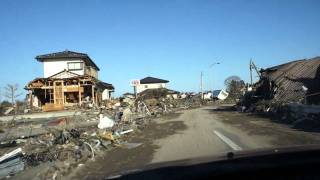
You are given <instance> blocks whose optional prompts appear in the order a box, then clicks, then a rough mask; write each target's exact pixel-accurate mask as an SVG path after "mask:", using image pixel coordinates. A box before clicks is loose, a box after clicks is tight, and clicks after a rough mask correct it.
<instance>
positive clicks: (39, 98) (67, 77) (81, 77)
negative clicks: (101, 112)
mask: <svg viewBox="0 0 320 180" xmlns="http://www.w3.org/2000/svg"><path fill="white" fill-rule="evenodd" d="M35 59H36V60H37V61H39V62H42V63H43V72H44V77H41V78H35V79H34V80H32V81H31V82H29V83H28V84H27V85H26V87H25V89H26V90H28V91H29V93H28V102H29V104H30V107H31V108H32V107H38V108H41V109H42V110H43V111H50V110H62V109H64V107H68V106H75V105H79V106H81V105H82V104H83V103H84V102H90V103H91V104H93V105H100V104H101V103H102V101H104V100H109V99H110V98H111V96H112V93H113V92H114V87H113V85H112V84H109V83H105V82H103V81H100V80H99V79H98V71H99V70H100V69H99V67H98V66H97V65H96V64H95V63H94V62H93V61H92V59H91V58H90V57H89V56H88V55H87V54H84V53H78V52H73V51H67V50H66V51H63V52H56V53H50V54H44V55H39V56H36V58H35Z"/></svg>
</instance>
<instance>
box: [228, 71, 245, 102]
mask: <svg viewBox="0 0 320 180" xmlns="http://www.w3.org/2000/svg"><path fill="white" fill-rule="evenodd" d="M224 84H225V85H226V90H227V91H228V92H229V96H228V98H229V99H233V100H235V99H239V98H240V97H241V96H242V92H241V90H242V89H243V88H244V87H245V83H244V81H243V80H241V78H240V77H239V76H230V77H228V78H227V79H226V80H225V81H224Z"/></svg>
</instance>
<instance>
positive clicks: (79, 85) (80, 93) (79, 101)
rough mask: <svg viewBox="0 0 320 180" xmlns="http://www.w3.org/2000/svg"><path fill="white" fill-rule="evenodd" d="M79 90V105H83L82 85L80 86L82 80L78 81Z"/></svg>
mask: <svg viewBox="0 0 320 180" xmlns="http://www.w3.org/2000/svg"><path fill="white" fill-rule="evenodd" d="M78 91H79V106H81V87H80V80H79V81H78Z"/></svg>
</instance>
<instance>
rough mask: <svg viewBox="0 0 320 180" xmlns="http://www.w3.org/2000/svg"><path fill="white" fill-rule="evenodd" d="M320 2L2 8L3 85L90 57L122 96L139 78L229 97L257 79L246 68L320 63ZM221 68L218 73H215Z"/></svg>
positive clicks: (169, 1)
mask: <svg viewBox="0 0 320 180" xmlns="http://www.w3.org/2000/svg"><path fill="white" fill-rule="evenodd" d="M319 9H320V1H319V0H313V1H311V0H299V1H294V0H260V1H254V0H247V1H241V0H234V1H224V0H221V1H214V0H207V1H204V0H194V1H189V0H180V1H174V0H154V1H150V0H145V1H139V0H135V1H132V0H128V1H122V0H114V1H107V0H105V1H102V0H101V1H94V0H87V1H80V0H79V1H70V0H68V1H57V0H55V1H46V0H38V1H30V0H28V1H24V0H21V1H15V0H2V1H0V54H1V56H0V59H1V65H2V68H1V76H0V82H1V83H0V86H1V87H3V86H5V84H7V83H19V84H20V87H21V91H24V90H22V87H23V86H25V85H26V83H27V82H28V81H30V80H32V79H34V78H36V77H41V76H42V75H43V72H42V69H43V67H42V64H41V63H39V62H37V61H36V60H35V59H34V57H35V56H36V55H39V54H45V53H50V52H56V51H63V50H65V49H68V50H72V51H78V52H84V53H88V54H89V56H90V57H91V58H92V59H93V60H94V61H95V62H96V64H97V65H98V66H99V67H100V69H101V71H100V79H101V80H103V81H105V82H109V83H112V84H114V86H115V88H116V95H120V94H122V93H124V92H127V91H132V89H131V87H130V86H129V81H130V80H131V79H136V78H143V77H145V76H154V77H159V78H163V79H167V80H170V83H169V87H170V88H171V89H175V90H180V91H199V79H200V72H201V71H204V75H205V76H204V82H205V85H206V86H205V87H206V88H211V86H212V85H214V89H220V88H223V81H224V79H225V78H226V77H228V76H230V75H238V76H240V77H241V78H242V79H244V80H245V81H248V80H249V72H248V63H249V59H250V58H253V59H254V61H255V62H256V64H257V66H258V67H268V66H272V65H276V64H279V63H284V62H287V61H290V60H295V59H300V58H312V57H314V56H319V55H320V35H319V32H320V10H319ZM216 61H219V62H221V64H220V65H219V66H215V67H213V69H209V68H208V67H209V65H210V64H211V63H213V62H216Z"/></svg>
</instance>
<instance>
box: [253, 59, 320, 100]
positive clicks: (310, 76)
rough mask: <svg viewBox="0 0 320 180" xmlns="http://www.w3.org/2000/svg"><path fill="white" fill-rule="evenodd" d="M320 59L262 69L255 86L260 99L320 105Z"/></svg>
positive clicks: (298, 61)
mask: <svg viewBox="0 0 320 180" xmlns="http://www.w3.org/2000/svg"><path fill="white" fill-rule="evenodd" d="M319 66H320V57H315V58H312V59H302V60H297V61H292V62H289V63H285V64H281V65H278V66H274V67H270V68H267V69H262V70H261V71H260V73H261V78H260V81H259V82H257V83H256V84H255V96H256V97H258V98H259V99H266V100H272V101H274V102H281V103H292V102H295V103H304V104H320V67H319Z"/></svg>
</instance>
